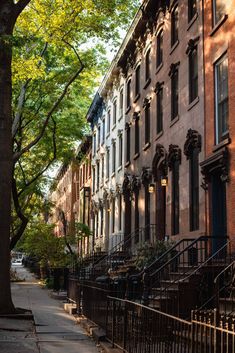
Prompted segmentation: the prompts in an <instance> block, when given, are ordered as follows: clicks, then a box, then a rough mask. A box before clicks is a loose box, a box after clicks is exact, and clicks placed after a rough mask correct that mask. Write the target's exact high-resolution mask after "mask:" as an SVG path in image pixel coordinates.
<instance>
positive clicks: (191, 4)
mask: <svg viewBox="0 0 235 353" xmlns="http://www.w3.org/2000/svg"><path fill="white" fill-rule="evenodd" d="M196 13H197V0H188V22H190V21H191V20H192V19H193V17H194V16H195V15H196Z"/></svg>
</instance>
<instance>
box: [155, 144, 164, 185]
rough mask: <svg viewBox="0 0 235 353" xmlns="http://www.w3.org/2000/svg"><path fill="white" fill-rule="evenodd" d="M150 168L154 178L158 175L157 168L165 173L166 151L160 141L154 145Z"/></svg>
mask: <svg viewBox="0 0 235 353" xmlns="http://www.w3.org/2000/svg"><path fill="white" fill-rule="evenodd" d="M152 168H153V175H154V178H155V179H156V178H157V177H158V174H159V170H161V171H162V172H163V174H164V175H167V152H166V150H165V148H164V146H163V145H161V144H160V143H158V144H157V145H156V150H155V155H154V158H153V163H152Z"/></svg>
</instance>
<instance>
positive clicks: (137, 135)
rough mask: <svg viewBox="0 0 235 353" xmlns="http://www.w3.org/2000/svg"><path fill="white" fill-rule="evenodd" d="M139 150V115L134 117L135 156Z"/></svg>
mask: <svg viewBox="0 0 235 353" xmlns="http://www.w3.org/2000/svg"><path fill="white" fill-rule="evenodd" d="M139 149H140V127H139V114H136V115H135V154H137V153H139Z"/></svg>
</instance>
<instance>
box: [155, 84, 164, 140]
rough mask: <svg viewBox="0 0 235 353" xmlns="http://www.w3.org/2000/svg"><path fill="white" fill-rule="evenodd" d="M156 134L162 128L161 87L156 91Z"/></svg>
mask: <svg viewBox="0 0 235 353" xmlns="http://www.w3.org/2000/svg"><path fill="white" fill-rule="evenodd" d="M156 98H157V134H159V133H160V132H162V130H163V88H162V87H161V88H160V89H159V90H158V91H157V97H156Z"/></svg>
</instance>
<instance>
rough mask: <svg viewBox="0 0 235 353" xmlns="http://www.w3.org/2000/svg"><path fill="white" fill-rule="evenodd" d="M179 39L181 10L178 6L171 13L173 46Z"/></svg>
mask: <svg viewBox="0 0 235 353" xmlns="http://www.w3.org/2000/svg"><path fill="white" fill-rule="evenodd" d="M178 39H179V10H178V6H176V7H175V8H174V10H173V11H172V13H171V46H173V45H174V44H175V43H176V42H177V41H178Z"/></svg>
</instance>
